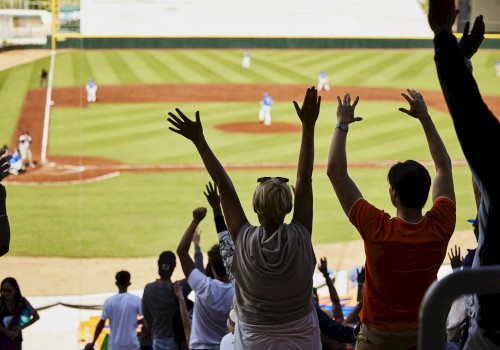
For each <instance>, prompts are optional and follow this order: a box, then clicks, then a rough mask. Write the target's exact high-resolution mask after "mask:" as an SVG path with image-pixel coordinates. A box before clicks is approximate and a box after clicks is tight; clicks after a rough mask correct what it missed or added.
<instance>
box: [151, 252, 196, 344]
mask: <svg viewBox="0 0 500 350" xmlns="http://www.w3.org/2000/svg"><path fill="white" fill-rule="evenodd" d="M175 267H176V258H175V254H174V253H172V252H171V251H164V252H162V253H161V254H160V256H159V257H158V275H159V276H160V278H159V279H157V280H156V281H154V282H151V283H148V284H147V285H146V287H144V294H143V296H142V311H143V314H144V321H145V324H146V326H147V327H148V329H149V330H150V332H151V337H152V339H153V350H158V349H168V350H177V349H178V348H179V346H178V343H177V341H176V333H175V329H176V328H175V324H174V323H175V315H176V312H177V310H178V308H179V306H178V302H177V299H176V296H175V292H174V287H173V283H172V281H171V279H170V278H171V276H172V273H173V272H174V270H175ZM179 284H180V286H181V289H182V292H183V294H184V296H185V297H187V295H188V294H189V293H190V292H191V288H190V287H189V285H188V283H187V281H186V280H181V281H179Z"/></svg>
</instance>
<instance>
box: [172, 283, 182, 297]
mask: <svg viewBox="0 0 500 350" xmlns="http://www.w3.org/2000/svg"><path fill="white" fill-rule="evenodd" d="M174 294H175V296H176V297H177V299H183V298H184V294H183V293H182V284H181V282H179V281H175V283H174Z"/></svg>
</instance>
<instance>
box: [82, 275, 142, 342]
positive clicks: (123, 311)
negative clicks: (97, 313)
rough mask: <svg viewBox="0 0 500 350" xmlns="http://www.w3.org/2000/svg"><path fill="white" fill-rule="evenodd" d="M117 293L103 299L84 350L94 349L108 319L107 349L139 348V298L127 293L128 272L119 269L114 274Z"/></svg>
mask: <svg viewBox="0 0 500 350" xmlns="http://www.w3.org/2000/svg"><path fill="white" fill-rule="evenodd" d="M115 280H116V282H115V284H116V286H117V287H118V294H115V295H113V296H111V297H109V298H108V299H106V300H105V301H104V305H103V307H102V314H101V319H100V320H99V322H98V323H97V325H96V327H95V332H94V339H93V340H92V342H91V343H88V344H87V345H86V346H85V350H91V349H94V346H95V343H96V341H97V338H99V335H100V334H101V332H102V330H103V329H104V325H105V324H106V320H107V319H109V328H110V332H109V340H108V348H109V349H123V350H125V349H126V350H139V349H140V346H139V340H138V335H137V324H138V322H137V317H138V316H142V307H141V298H139V297H138V296H136V295H133V294H130V293H127V290H128V287H129V286H130V273H129V272H128V271H119V272H117V273H116V275H115Z"/></svg>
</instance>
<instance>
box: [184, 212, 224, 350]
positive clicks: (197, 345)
mask: <svg viewBox="0 0 500 350" xmlns="http://www.w3.org/2000/svg"><path fill="white" fill-rule="evenodd" d="M206 214H207V209H206V208H196V209H194V210H193V219H192V221H191V223H190V224H189V226H188V228H187V229H186V232H185V233H184V235H183V236H182V238H181V240H180V242H179V245H178V246H177V255H178V256H179V260H180V262H181V266H182V270H183V272H184V275H185V276H186V277H187V279H188V283H189V285H190V286H191V288H193V291H194V292H195V301H194V309H193V321H192V325H191V335H190V340H189V346H190V348H191V349H218V348H219V347H220V341H221V339H222V337H224V335H226V333H227V324H226V321H227V318H228V315H229V310H230V309H231V304H232V302H233V297H234V290H233V286H232V285H231V284H230V282H229V277H228V276H227V273H226V269H225V268H224V265H223V263H222V259H221V256H220V251H219V245H215V246H213V247H212V248H211V249H210V250H209V251H208V252H207V255H208V261H209V265H210V268H211V269H212V274H213V275H214V276H215V278H210V277H207V276H205V275H204V274H203V273H202V272H201V271H200V270H198V269H197V268H196V267H195V264H194V261H193V259H192V258H191V256H190V255H189V246H190V244H191V242H192V240H193V235H194V233H195V232H196V228H197V227H198V225H199V223H200V222H201V220H203V219H204V218H205V216H206Z"/></svg>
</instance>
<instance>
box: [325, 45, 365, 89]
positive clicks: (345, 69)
mask: <svg viewBox="0 0 500 350" xmlns="http://www.w3.org/2000/svg"><path fill="white" fill-rule="evenodd" d="M367 59H369V57H367V53H366V52H363V53H353V52H347V53H346V55H341V56H339V57H335V59H333V60H332V62H331V63H330V64H328V65H326V66H325V70H326V71H327V72H328V73H329V76H330V84H338V85H349V82H348V81H347V80H346V78H345V77H346V76H349V75H350V74H352V71H353V70H355V69H356V67H357V65H361V64H363V63H364V62H365V61H366V60H367Z"/></svg>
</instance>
